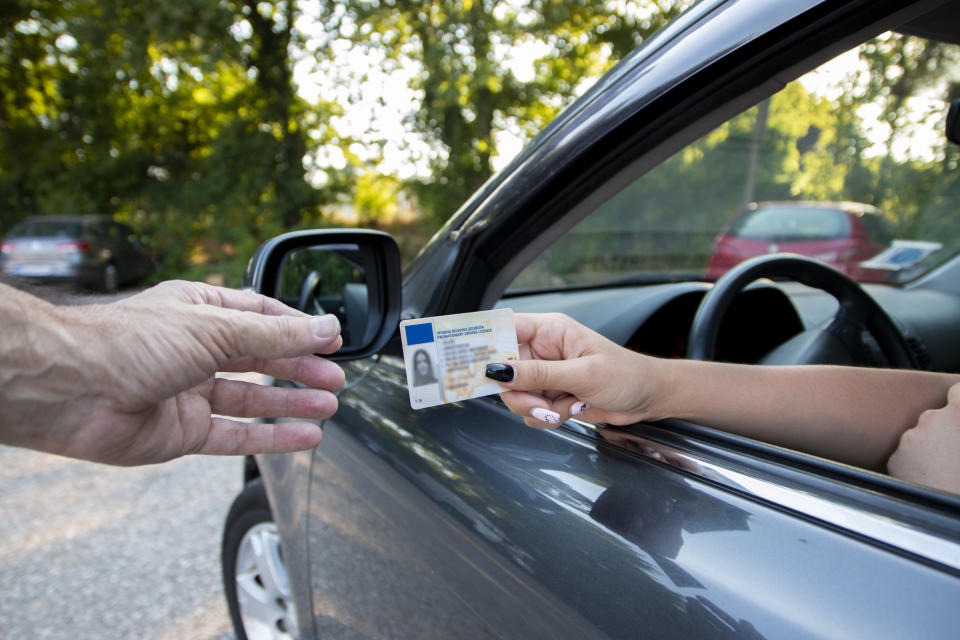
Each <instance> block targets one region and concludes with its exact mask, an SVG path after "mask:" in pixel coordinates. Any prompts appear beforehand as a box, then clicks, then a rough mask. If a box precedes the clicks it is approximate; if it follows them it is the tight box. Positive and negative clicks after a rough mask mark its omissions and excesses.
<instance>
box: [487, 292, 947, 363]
mask: <svg viewBox="0 0 960 640" xmlns="http://www.w3.org/2000/svg"><path fill="white" fill-rule="evenodd" d="M711 286H712V285H711V284H709V283H705V282H679V283H677V282H672V283H663V284H653V285H644V286H616V287H595V288H583V287H577V288H569V289H561V290H556V289H554V290H549V291H521V292H508V293H507V294H506V295H505V296H504V297H503V298H502V299H501V300H500V302H499V303H498V304H497V306H498V307H509V308H512V309H513V310H514V311H516V312H528V313H544V312H560V313H564V314H566V315H569V316H570V317H572V318H574V319H575V320H577V321H578V322H580V323H582V324H584V325H586V326H588V327H590V328H591V329H594V330H595V331H597V332H598V333H601V334H602V335H604V336H606V337H607V338H609V339H610V340H613V341H614V342H616V343H618V344H620V345H623V346H625V347H627V348H628V349H631V350H634V351H638V352H641V353H646V354H649V355H653V356H658V357H663V358H683V357H685V356H686V349H687V339H688V336H689V333H690V328H691V326H692V324H693V320H694V317H695V315H696V312H697V308H698V306H699V304H700V301H701V300H702V299H703V296H704V295H705V294H706V292H707V291H708V290H709V289H710V288H711ZM864 288H865V289H866V291H867V292H868V293H869V294H870V295H871V296H873V297H874V298H875V299H876V300H877V301H878V302H879V303H880V305H881V306H882V307H883V308H884V310H885V311H886V312H887V313H888V314H889V315H890V316H891V318H892V319H893V320H894V322H895V323H896V324H897V325H898V326H899V327H900V328H901V330H902V332H903V333H904V336H905V337H906V339H907V343H908V346H909V347H910V349H911V351H912V353H913V357H914V359H915V361H916V362H917V363H918V365H919V367H920V368H923V369H928V370H933V371H943V372H958V371H960V331H957V328H958V327H960V295H958V294H956V293H954V292H950V291H942V290H937V289H928V288H919V287H915V288H894V287H889V286H885V285H865V286H864ZM836 310H837V302H836V300H835V299H834V298H832V297H831V296H829V295H828V294H826V293H823V292H822V291H818V290H816V289H812V288H809V287H806V286H804V285H801V284H798V283H794V282H771V281H768V280H762V281H759V282H756V283H754V284H753V285H751V286H749V287H747V288H746V289H745V290H744V291H742V292H741V293H740V295H738V296H737V297H736V299H735V300H734V302H733V303H732V304H731V306H730V308H729V309H728V310H727V312H726V314H725V316H724V318H723V321H722V323H721V326H720V331H719V334H718V338H717V347H716V352H715V354H714V359H716V360H720V361H725V362H740V363H749V364H754V363H758V362H759V361H760V360H761V358H762V357H763V356H764V355H765V354H766V353H768V352H769V351H771V350H772V349H773V348H775V347H776V346H777V345H779V344H781V343H783V342H784V341H786V340H788V339H789V338H791V337H792V336H794V335H796V334H798V333H800V332H802V331H804V330H805V329H810V328H813V327H816V326H819V325H821V324H823V323H825V322H828V321H829V320H830V318H832V317H833V315H834V313H835V312H836Z"/></svg>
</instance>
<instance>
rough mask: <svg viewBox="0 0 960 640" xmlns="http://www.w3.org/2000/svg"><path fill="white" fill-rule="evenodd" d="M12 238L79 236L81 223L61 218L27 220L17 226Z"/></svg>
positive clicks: (12, 232) (11, 234)
mask: <svg viewBox="0 0 960 640" xmlns="http://www.w3.org/2000/svg"><path fill="white" fill-rule="evenodd" d="M9 237H11V238H79V237H80V223H79V222H65V221H59V220H27V221H26V222H24V223H23V224H21V225H18V226H17V227H15V228H14V229H13V230H12V231H11V232H10V234H9Z"/></svg>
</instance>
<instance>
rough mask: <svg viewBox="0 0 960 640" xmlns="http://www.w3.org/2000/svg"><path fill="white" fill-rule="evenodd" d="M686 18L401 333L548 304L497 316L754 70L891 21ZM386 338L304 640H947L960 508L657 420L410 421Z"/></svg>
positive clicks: (802, 13)
mask: <svg viewBox="0 0 960 640" xmlns="http://www.w3.org/2000/svg"><path fill="white" fill-rule="evenodd" d="M705 5H709V6H706V8H704V7H701V10H700V11H701V13H699V14H698V13H694V14H693V16H694V17H695V18H696V20H692V19H691V20H689V21H688V22H687V28H688V30H687V31H682V32H681V33H674V34H672V35H671V37H673V38H676V39H674V40H665V41H662V42H657V43H654V45H651V46H649V47H648V49H647V51H651V50H652V51H653V52H654V53H653V54H651V55H653V56H659V57H658V58H657V60H656V62H657V65H656V67H655V68H651V67H650V66H644V65H643V64H642V62H637V61H635V66H633V67H631V66H629V65H625V66H624V67H622V68H620V70H619V71H618V73H619V75H618V76H617V78H615V79H614V80H610V81H601V83H599V86H600V88H599V89H597V92H596V93H594V94H591V95H588V96H587V99H585V101H584V102H585V104H587V106H585V107H584V108H583V109H582V110H580V111H577V110H574V111H573V113H572V115H569V116H566V117H564V118H562V120H563V122H561V123H560V124H558V125H556V126H555V127H554V128H553V129H552V130H551V131H549V132H548V134H547V135H545V136H544V137H543V138H541V139H539V140H538V141H536V142H535V143H534V145H533V147H532V149H533V150H532V151H530V152H528V154H527V155H525V156H523V157H521V158H520V160H519V161H518V162H517V163H516V164H515V166H514V170H513V173H512V174H511V176H510V177H507V178H503V179H499V180H495V181H494V182H493V183H492V184H491V185H490V186H489V187H488V189H487V190H486V191H484V192H482V193H481V195H480V196H478V199H477V202H478V204H476V205H475V208H473V209H470V208H469V207H468V208H467V209H465V210H464V211H463V212H462V213H461V214H460V216H459V218H458V219H455V224H454V225H453V227H454V229H455V231H456V232H457V235H456V236H451V237H447V238H445V240H446V242H445V243H440V244H438V245H436V246H434V247H433V248H432V249H431V250H429V251H428V252H426V254H425V255H424V256H422V257H421V259H420V262H419V263H418V264H417V265H415V266H414V270H413V272H412V273H411V274H410V276H409V277H408V280H407V284H406V287H405V289H404V294H405V300H404V303H405V306H406V307H407V308H408V310H409V313H410V314H412V315H417V314H418V313H420V314H423V315H431V314H433V313H449V312H455V311H468V310H474V309H477V308H489V307H491V306H493V305H495V304H500V305H501V306H507V305H510V304H513V303H520V304H522V305H523V306H524V307H525V308H526V309H527V310H535V308H541V309H542V310H545V309H549V308H552V307H555V306H556V305H558V304H560V301H561V300H562V297H563V293H562V292H554V294H552V295H553V297H550V296H548V295H546V294H543V295H542V296H541V297H539V298H537V297H536V296H534V295H533V294H531V295H530V296H527V297H519V298H510V299H506V300H505V299H502V294H503V291H504V289H506V287H507V284H508V283H509V282H510V281H512V280H513V279H514V278H515V276H516V275H517V274H518V273H519V272H520V271H521V270H522V268H523V267H524V266H525V265H529V264H531V263H533V261H534V260H535V259H536V258H537V256H539V255H540V254H541V253H542V252H543V251H544V249H545V247H547V246H549V245H550V244H551V243H552V242H554V241H555V240H556V239H557V238H559V237H561V235H562V234H563V232H565V231H567V230H568V229H570V228H571V227H572V226H573V225H574V224H575V223H576V222H577V220H578V219H580V218H583V217H584V216H585V215H586V214H587V213H588V212H589V211H592V210H594V209H596V208H597V207H598V206H599V205H600V204H602V203H603V202H605V201H608V200H609V199H610V198H611V197H612V196H613V194H615V193H620V192H621V191H622V190H623V188H624V185H625V184H626V180H625V179H622V178H621V177H619V175H620V174H619V173H618V172H620V171H621V170H622V171H624V172H627V173H629V175H630V178H631V179H633V178H635V177H636V176H638V175H643V173H644V172H645V171H647V170H649V168H650V167H652V166H656V164H658V163H659V162H661V161H662V160H663V159H664V158H666V157H669V156H671V155H672V154H673V153H676V152H677V151H679V150H680V149H682V148H683V142H684V141H689V140H692V139H694V138H695V137H696V136H698V135H701V134H704V133H705V132H707V131H709V130H710V129H711V128H712V127H714V126H716V125H718V124H720V122H722V119H718V118H719V115H718V114H720V115H723V117H724V118H726V117H728V116H729V115H731V113H734V112H739V111H741V110H742V109H743V108H745V107H746V106H749V104H752V103H753V102H756V101H757V100H758V99H760V98H762V97H764V92H763V91H759V90H758V89H757V87H758V86H761V85H764V83H765V82H766V81H767V80H768V79H769V74H771V73H773V72H774V71H777V72H780V71H783V70H784V69H788V68H791V66H792V65H800V64H801V63H803V64H806V61H807V60H808V57H809V56H811V55H813V56H814V57H818V56H819V57H820V59H824V58H825V54H823V55H821V54H820V53H817V52H818V51H819V49H817V48H816V47H821V48H826V49H831V50H833V51H839V50H838V49H836V48H835V47H834V42H833V41H828V40H825V39H824V38H827V36H828V35H829V36H830V37H833V38H836V39H837V40H836V42H840V41H843V43H844V44H843V46H850V45H851V44H853V41H852V40H850V39H849V38H847V36H846V35H844V34H852V33H854V32H857V31H860V30H863V29H866V28H867V27H868V26H870V29H871V33H877V32H879V31H880V30H882V29H881V26H882V25H881V26H871V25H874V23H875V22H877V21H880V22H883V21H884V20H886V21H887V22H886V23H885V24H889V21H891V20H893V19H894V18H891V17H890V16H891V15H892V13H893V11H894V9H893V8H891V7H886V5H884V6H885V7H886V8H885V9H884V11H886V13H882V12H881V13H878V12H877V10H876V9H875V8H871V7H870V6H869V4H868V3H863V2H859V3H858V2H833V3H830V2H827V3H815V2H810V3H800V2H797V3H764V2H753V1H741V2H728V3H712V4H711V3H705ZM773 5H776V6H773ZM858 12H859V13H858ZM748 24H749V25H750V30H751V33H752V34H753V36H755V38H754V39H753V40H751V37H748V36H746V35H744V33H743V32H744V30H745V27H744V25H748ZM770 34H774V35H776V36H777V37H776V38H774V37H772V36H771V35H770ZM790 34H794V35H793V36H791V35H790ZM811 34H813V35H811ZM824 34H827V35H824ZM791 37H793V38H794V40H792V41H791V39H790V38H791ZM852 37H853V36H850V38H852ZM856 37H858V38H860V37H862V36H860V35H857V36H856ZM803 38H807V39H808V40H803ZM809 39H812V41H813V42H814V44H812V45H811V44H809V42H810V41H811V40H809ZM731 43H738V44H739V45H741V47H740V49H737V47H735V46H733V45H732V44H731ZM744 43H746V44H744ZM771 50H776V53H777V54H778V56H780V58H779V59H777V60H776V63H775V64H776V65H777V68H776V69H773V70H772V69H771V68H769V67H765V66H764V65H766V64H768V63H769V64H774V63H773V62H771V61H772V60H773V57H772V56H771ZM691 51H694V53H691ZM731 52H732V53H731ZM697 56H701V57H697ZM711 56H713V57H711ZM811 65H812V63H810V65H808V66H807V67H806V68H810V66H811ZM797 73H798V72H797ZM658 74H673V75H672V76H671V78H672V79H671V78H666V77H664V76H658ZM615 75H616V74H615ZM697 77H699V78H700V80H696V78H697ZM690 78H693V80H691V79H690ZM748 81H749V82H753V83H754V84H749V82H748ZM644 83H648V84H644ZM664 83H666V84H664ZM724 83H726V84H724ZM738 83H739V84H738ZM770 91H771V92H772V89H770ZM657 92H659V93H657ZM631 93H632V94H633V95H635V97H634V98H633V100H634V102H633V103H631V104H632V106H630V105H628V104H627V103H628V102H629V101H630V99H631V98H630V97H629V96H630V95H631ZM654 93H655V94H656V96H659V97H656V98H651V97H650V96H651V95H653V94H654ZM707 95H711V96H713V97H712V98H711V99H712V100H714V101H715V102H712V103H711V104H710V107H709V109H707V108H706V107H705V106H704V104H705V103H704V100H705V99H706V98H705V96H707ZM636 96H639V97H636ZM664 96H666V97H664ZM745 96H746V97H745ZM591 109H593V111H592V112H591V111H590V110H591ZM698 109H700V111H697V110H698ZM677 113H686V114H690V115H688V117H687V120H686V121H680V120H679V119H678V118H677V117H676V116H675V115H674V114H677ZM658 118H659V120H658ZM578 119H579V120H578ZM590 122H596V123H600V124H597V125H596V127H597V130H595V131H594V135H592V136H591V135H588V134H589V132H590V131H591V129H590ZM617 123H619V124H617ZM618 127H621V128H618ZM654 129H656V130H654ZM585 131H586V132H587V133H584V132H585ZM624 131H629V132H630V134H629V135H626V134H624ZM671 136H672V137H671ZM638 141H639V142H638ZM645 145H646V146H645ZM560 156H563V157H562V158H560ZM602 172H606V173H605V174H603V173H602ZM511 185H519V186H513V187H511ZM581 210H582V211H581ZM510 213H513V214H514V215H509V214H510ZM647 293H648V294H649V292H647ZM625 295H626V294H625ZM634 295H639V293H637V292H635V293H634ZM586 305H587V303H586V302H584V303H583V305H582V306H586ZM597 313H600V311H597ZM615 315H616V309H614V310H613V311H612V312H611V313H610V317H609V318H608V320H609V322H610V323H613V322H614V321H617V320H619V319H618V318H616V317H614V316H615ZM398 342H399V341H398V340H397V339H395V340H394V341H393V342H392V343H391V344H390V345H389V346H388V347H387V348H386V349H385V350H384V351H383V352H381V353H380V354H379V355H377V356H375V357H372V358H368V359H364V360H360V361H355V362H352V363H349V364H348V365H346V366H345V369H346V372H347V380H348V383H347V386H346V388H345V390H344V391H343V392H342V394H341V395H340V398H339V400H340V405H339V410H338V412H337V414H336V415H335V416H334V417H333V418H331V419H330V420H328V421H326V422H325V423H324V442H323V445H322V446H321V447H319V448H318V449H317V450H316V451H315V452H314V454H313V460H312V464H311V476H310V477H311V480H310V487H309V516H308V522H307V524H306V528H307V539H308V544H309V553H308V557H309V561H308V564H309V567H308V571H309V575H310V582H311V589H312V594H311V596H312V606H313V618H314V619H313V628H314V630H315V632H316V634H317V636H318V637H324V636H333V637H397V638H406V637H423V638H432V637H435V638H448V637H471V638H472V637H518V638H547V637H550V638H557V637H560V638H567V637H571V638H572V637H577V638H590V637H655V638H656V637H683V638H690V637H706V638H724V637H745V638H751V637H757V638H759V637H804V638H806V637H838V638H840V637H871V638H873V637H877V638H884V637H890V638H901V637H952V636H953V635H955V630H956V628H957V624H958V622H960V612H958V611H957V608H956V606H955V603H956V602H958V601H960V600H958V599H960V577H958V576H960V542H958V541H960V522H958V518H957V512H958V511H957V510H958V508H960V503H958V501H957V500H955V499H953V498H950V497H949V496H945V495H940V494H935V493H933V492H925V491H923V490H919V489H916V488H912V487H909V486H906V485H904V484H903V483H899V482H897V481H894V480H890V479H887V478H885V477H882V476H880V475H878V474H873V473H869V472H865V471H859V470H853V469H849V468H846V467H843V466H842V465H838V464H835V463H832V462H829V461H824V460H820V459H817V458H813V457H811V456H805V455H803V454H798V453H795V452H790V451H785V450H782V449H779V448H776V447H772V446H766V445H762V444H761V443H757V442H753V441H747V440H745V439H740V438H736V437H733V436H727V435H724V434H721V433H719V432H716V431H713V430H711V429H709V428H704V427H698V426H695V425H687V424H684V423H679V422H667V423H659V424H638V425H632V426H630V427H625V428H622V429H611V428H609V427H604V426H603V425H592V424H587V423H583V422H579V421H569V422H567V423H566V424H564V425H561V426H560V427H558V428H556V429H552V430H536V429H530V428H527V427H525V426H524V425H523V423H522V421H521V420H520V419H519V418H518V417H517V416H514V415H512V414H510V413H509V412H508V411H507V410H506V408H505V407H504V406H503V405H502V404H501V403H500V402H499V400H498V399H497V398H496V397H493V398H480V399H474V400H469V401H466V402H460V403H453V404H450V405H444V406H441V407H435V408H431V409H428V410H422V411H414V410H413V409H411V407H410V404H409V396H408V392H407V386H406V377H405V371H404V366H403V361H402V359H401V353H400V350H399V344H398ZM631 374H632V372H611V375H631Z"/></svg>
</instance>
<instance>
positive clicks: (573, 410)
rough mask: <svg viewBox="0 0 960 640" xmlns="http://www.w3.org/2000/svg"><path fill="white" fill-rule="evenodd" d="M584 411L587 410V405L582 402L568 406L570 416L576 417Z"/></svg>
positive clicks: (578, 401)
mask: <svg viewBox="0 0 960 640" xmlns="http://www.w3.org/2000/svg"><path fill="white" fill-rule="evenodd" d="M586 410H587V403H586V402H584V401H582V400H577V401H576V402H574V403H573V404H572V405H570V415H572V416H578V415H580V414H581V413H583V412H584V411H586Z"/></svg>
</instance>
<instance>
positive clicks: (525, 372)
mask: <svg viewBox="0 0 960 640" xmlns="http://www.w3.org/2000/svg"><path fill="white" fill-rule="evenodd" d="M585 369H586V363H585V362H584V361H583V360H582V359H581V358H574V359H572V360H511V361H510V362H508V363H496V364H489V365H487V370H486V376H487V377H488V378H490V379H491V380H496V381H497V382H499V383H501V384H502V385H503V386H504V387H505V388H507V389H511V390H514V391H565V392H567V393H571V394H573V395H577V392H578V391H579V390H580V388H581V387H582V386H583V383H584V380H585V375H586V371H585Z"/></svg>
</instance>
